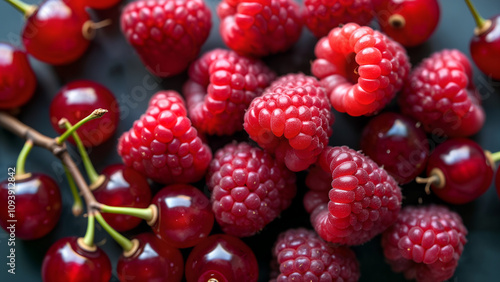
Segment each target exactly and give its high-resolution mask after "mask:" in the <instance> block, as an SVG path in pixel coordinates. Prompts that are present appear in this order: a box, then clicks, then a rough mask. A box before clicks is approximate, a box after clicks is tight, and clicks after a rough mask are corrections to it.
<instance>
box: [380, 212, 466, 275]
mask: <svg viewBox="0 0 500 282" xmlns="http://www.w3.org/2000/svg"><path fill="white" fill-rule="evenodd" d="M466 235H467V229H466V227H465V226H464V225H463V223H462V219H461V218H460V216H459V215H458V214H457V213H455V212H453V211H450V210H449V209H448V208H447V207H445V206H438V205H431V206H419V207H411V206H409V207H405V208H404V209H402V210H401V212H400V214H399V216H398V220H397V222H396V223H395V224H394V225H393V226H391V227H390V228H389V229H387V230H386V231H385V232H384V233H383V234H382V247H383V249H384V256H385V258H386V261H387V262H388V263H389V264H390V265H391V267H392V270H393V271H395V272H403V273H404V275H405V277H406V279H409V280H413V279H414V280H417V281H418V282H423V281H445V280H448V279H449V278H451V277H452V276H453V273H454V272H455V269H456V267H457V265H458V260H459V258H460V256H461V254H462V251H463V249H464V245H465V243H466V242H467V239H466V237H465V236H466Z"/></svg>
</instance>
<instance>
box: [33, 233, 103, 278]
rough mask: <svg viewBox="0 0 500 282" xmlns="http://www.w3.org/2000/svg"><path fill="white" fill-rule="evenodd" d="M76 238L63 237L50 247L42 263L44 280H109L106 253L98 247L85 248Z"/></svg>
mask: <svg viewBox="0 0 500 282" xmlns="http://www.w3.org/2000/svg"><path fill="white" fill-rule="evenodd" d="M77 240H78V238H77V237H65V238H62V239H59V240H58V241H56V242H55V243H54V244H53V245H52V246H51V247H50V249H49V250H48V251H47V253H46V254H45V257H44V259H43V263H42V280H43V281H44V282H70V281H75V282H76V281H82V282H83V281H93V282H108V281H109V279H110V278H111V262H110V260H109V258H108V256H107V255H106V253H105V252H103V251H102V250H101V249H100V248H99V247H96V249H95V251H88V250H85V249H83V248H81V247H80V246H79V244H78V243H77Z"/></svg>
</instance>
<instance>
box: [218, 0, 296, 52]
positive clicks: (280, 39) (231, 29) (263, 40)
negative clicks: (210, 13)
mask: <svg viewBox="0 0 500 282" xmlns="http://www.w3.org/2000/svg"><path fill="white" fill-rule="evenodd" d="M217 15H218V16H219V18H220V21H221V23H220V27H219V31H220V35H221V36H222V40H223V41H224V43H225V44H226V45H227V46H228V47H229V48H231V49H232V50H234V51H236V52H237V53H239V54H242V55H246V56H255V57H262V56H266V55H270V54H275V53H279V52H284V51H286V50H288V49H289V48H291V47H292V45H293V44H295V42H297V41H298V40H299V37H300V34H301V32H302V18H301V15H300V7H299V5H298V4H297V3H296V2H295V1H294V0H266V1H261V0H223V1H221V2H220V3H219V4H218V6H217Z"/></svg>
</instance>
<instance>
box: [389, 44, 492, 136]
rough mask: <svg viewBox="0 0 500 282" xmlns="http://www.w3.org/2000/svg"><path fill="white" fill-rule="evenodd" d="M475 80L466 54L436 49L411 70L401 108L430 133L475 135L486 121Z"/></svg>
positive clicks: (400, 103) (454, 50) (402, 96)
mask: <svg viewBox="0 0 500 282" xmlns="http://www.w3.org/2000/svg"><path fill="white" fill-rule="evenodd" d="M472 81H473V80H472V68H471V64H470V62H469V59H467V57H466V56H465V55H464V54H463V53H461V52H460V51H459V50H456V49H451V50H450V49H445V50H442V51H440V52H435V53H433V54H432V55H431V56H430V57H428V58H426V59H424V60H423V61H422V62H421V63H420V64H419V65H418V66H417V67H416V68H415V69H414V70H413V71H412V72H411V74H410V76H409V78H408V81H407V83H406V84H405V88H404V91H403V93H401V95H400V96H399V99H398V102H399V105H400V107H401V111H402V112H403V113H405V114H407V115H409V116H411V117H413V118H415V119H416V120H418V121H420V122H421V123H422V125H423V128H424V130H426V131H427V132H429V133H433V134H440V135H443V134H444V135H447V136H448V137H466V136H471V135H473V134H475V133H477V132H478V131H479V130H480V129H481V128H482V127H483V124H484V120H485V113H484V110H483V108H482V107H481V105H480V99H479V95H478V92H477V91H476V90H475V87H474V85H473V83H472Z"/></svg>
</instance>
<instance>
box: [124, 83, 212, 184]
mask: <svg viewBox="0 0 500 282" xmlns="http://www.w3.org/2000/svg"><path fill="white" fill-rule="evenodd" d="M118 154H119V155H120V156H121V157H122V160H123V162H124V163H125V165H127V166H129V167H133V168H134V169H135V170H137V171H139V172H141V173H143V174H144V175H146V176H147V177H149V178H151V179H153V180H154V181H156V182H159V183H163V184H172V183H190V182H196V181H198V180H200V179H202V178H203V176H204V175H205V172H206V170H207V167H208V165H209V164H210V161H211V160H212V151H211V150H210V148H209V147H208V146H207V145H205V144H203V142H202V141H201V139H200V138H199V137H198V132H197V131H196V129H195V128H194V127H192V126H191V121H190V120H189V119H188V118H187V116H186V108H185V106H184V101H183V100H182V97H181V96H180V95H179V93H177V92H175V91H160V92H158V93H156V94H155V95H153V97H151V100H150V101H149V107H148V109H147V110H146V113H145V114H143V115H142V116H141V117H140V119H139V120H136V121H135V122H134V125H133V127H132V128H131V129H130V130H129V131H127V132H125V133H123V134H122V136H121V137H120V139H119V140H118Z"/></svg>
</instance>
